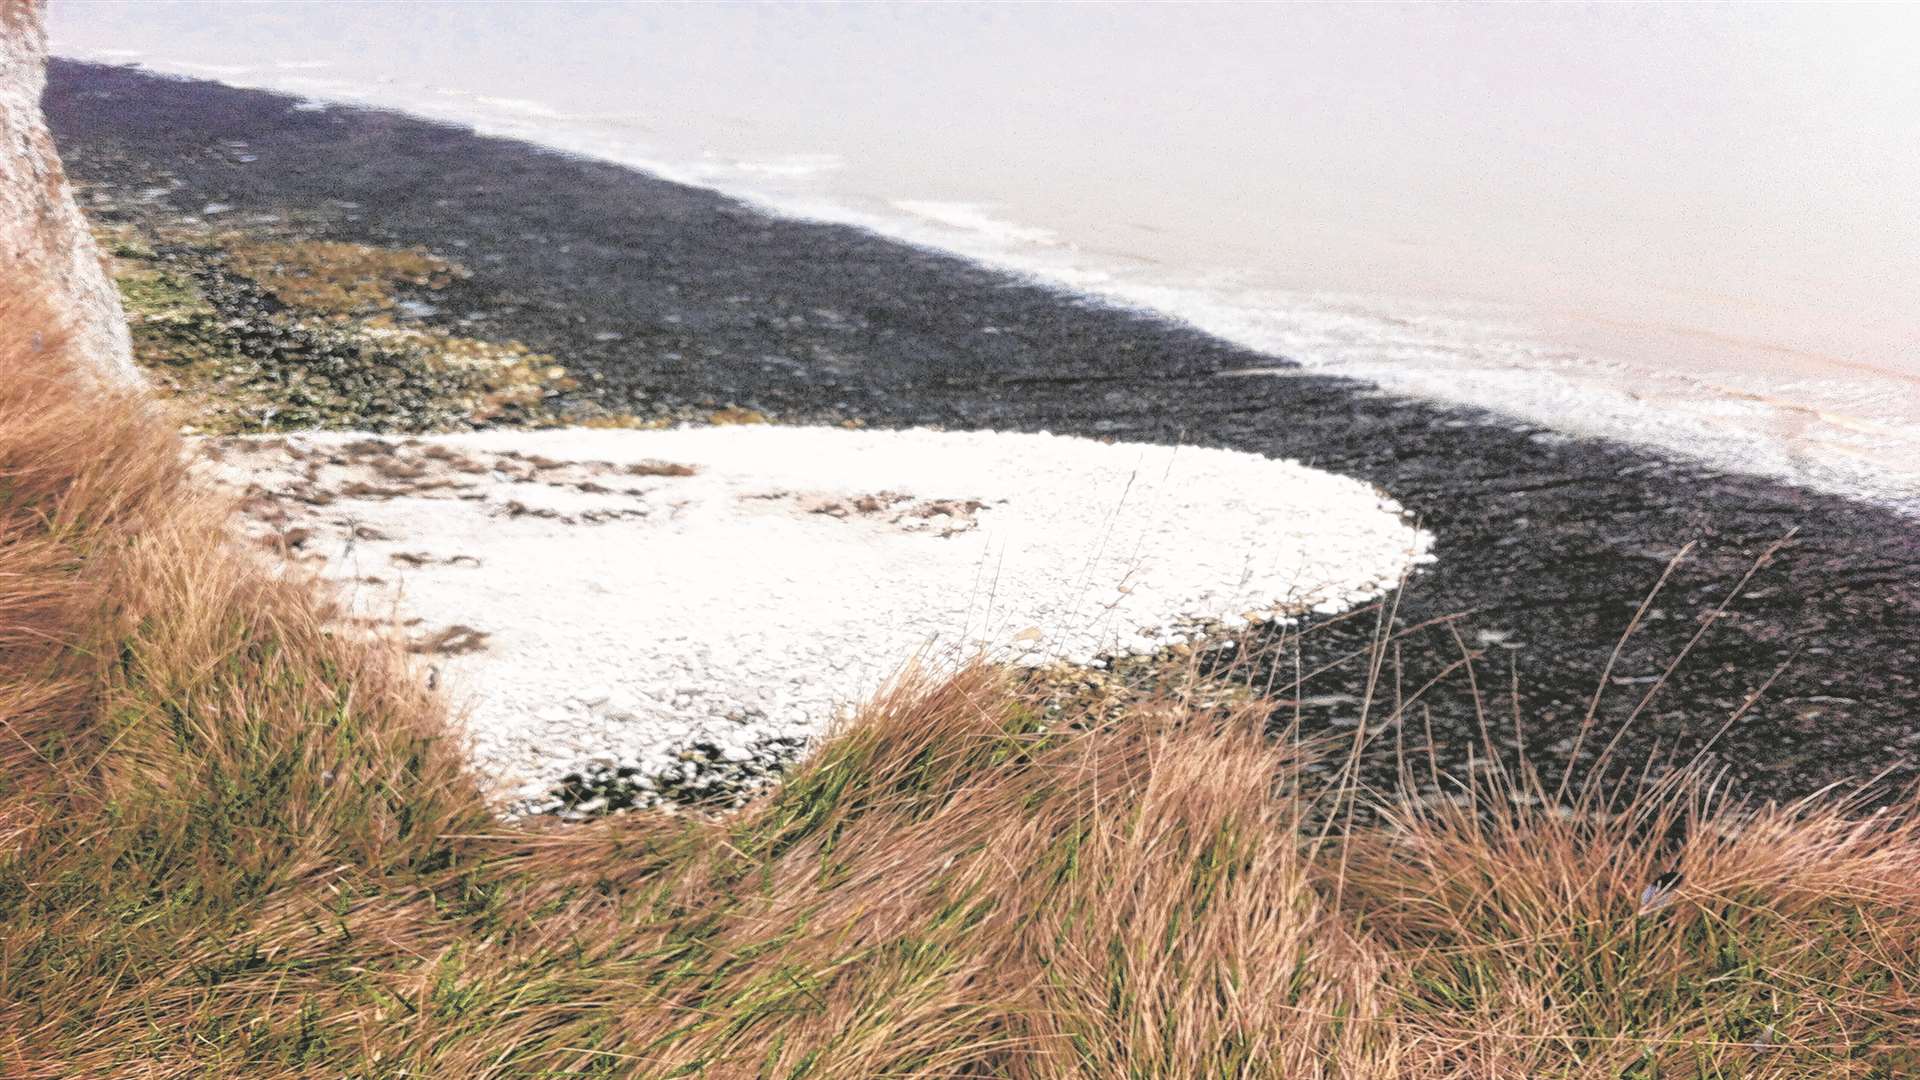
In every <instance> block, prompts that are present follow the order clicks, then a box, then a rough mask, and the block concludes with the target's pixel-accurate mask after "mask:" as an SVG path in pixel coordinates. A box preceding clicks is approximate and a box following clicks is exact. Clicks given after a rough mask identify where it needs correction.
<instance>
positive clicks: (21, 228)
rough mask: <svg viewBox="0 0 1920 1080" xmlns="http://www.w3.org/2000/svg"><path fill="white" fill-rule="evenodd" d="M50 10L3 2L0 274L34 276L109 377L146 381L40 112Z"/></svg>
mask: <svg viewBox="0 0 1920 1080" xmlns="http://www.w3.org/2000/svg"><path fill="white" fill-rule="evenodd" d="M44 18H45V9H44V6H43V5H42V4H41V3H39V2H38V0H0V273H3V274H5V275H7V276H8V277H9V278H14V279H16V280H17V279H22V278H24V279H27V280H29V281H32V282H35V283H36V284H35V286H34V288H35V289H36V291H40V292H42V293H43V294H44V295H45V296H46V298H47V302H48V305H49V306H50V307H52V308H53V309H54V310H55V311H57V312H59V313H60V315H61V317H62V318H63V319H64V320H65V321H66V324H67V328H68V331H69V333H70V334H71V335H72V337H73V345H74V349H73V354H74V355H76V356H85V357H89V358H92V359H93V360H95V361H96V362H97V363H98V365H99V373H100V374H101V375H103V376H105V377H107V378H109V379H114V380H122V381H139V379H140V376H139V373H138V371H137V369H136V368H135V367H134V366H133V357H132V347H131V345H130V343H129V341H128V338H127V320H126V315H125V313H123V312H122V311H121V309H120V294H119V293H118V292H116V291H115V290H114V287H113V283H112V282H111V281H109V280H108V279H107V275H106V272H105V270H104V269H103V267H102V266H101V264H100V252H99V250H98V249H97V248H96V247H95V246H94V243H93V237H92V235H91V234H90V233H88V231H87V223H86V221H85V220H84V219H83V218H81V216H80V209H79V207H77V206H76V205H74V201H73V190H72V188H70V187H69V186H68V185H67V176H66V172H65V170H63V169H62V168H61V167H60V157H59V155H58V154H57V153H55V151H54V146H53V137H52V136H51V135H49V134H48V133H47V126H46V123H45V121H44V120H42V118H41V116H40V92H41V90H42V89H43V88H45V86H46V82H47V37H46V28H45V24H44Z"/></svg>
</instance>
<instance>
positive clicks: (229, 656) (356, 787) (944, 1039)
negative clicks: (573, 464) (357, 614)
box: [0, 302, 1920, 1080]
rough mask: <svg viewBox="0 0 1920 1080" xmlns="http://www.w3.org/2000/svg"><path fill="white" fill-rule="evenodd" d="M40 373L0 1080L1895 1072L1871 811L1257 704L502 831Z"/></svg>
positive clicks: (1050, 733)
mask: <svg viewBox="0 0 1920 1080" xmlns="http://www.w3.org/2000/svg"><path fill="white" fill-rule="evenodd" d="M63 363H64V359H63V357H62V356H61V354H60V350H59V349H58V348H57V347H51V346H48V345H47V344H46V342H45V334H44V320H43V319H42V318H41V317H40V316H39V315H38V314H37V313H36V312H34V311H33V310H31V308H30V307H27V306H23V305H21V304H20V303H18V302H11V303H8V304H5V305H0V782H3V783H4V787H3V788H0V926H4V930H3V931H0V1075H4V1076H7V1077H23V1078H26V1077H82V1076H85V1077H94V1076H141V1077H222V1076H235V1077H241V1076H244V1077H247V1078H248V1080H264V1078H270V1077H293V1076H353V1077H376V1076H378V1077H403V1076H408V1077H423V1076H446V1077H492V1076H501V1077H504V1076H520V1077H533V1076H576V1075H608V1076H642V1077H664V1076H713V1077H760V1076H764V1077H803V1076H805V1077H868V1076H1005V1077H1020V1078H1035V1080H1040V1078H1056V1077H1057V1078H1067V1077H1101V1078H1105V1077H1114V1076H1130V1077H1237V1076H1272V1077H1289V1078H1291V1077H1407V1078H1427V1077H1514V1078H1520V1077H1543V1076H1556V1077H1603V1076H1604V1077H1627V1076H1631V1077H1646V1078H1652V1077H1736V1076H1739V1077H1745V1076H1778V1077H1816V1076H1817V1077H1827V1076H1859V1077H1867V1076H1882V1077H1894V1076H1903V1075H1912V1074H1914V1073H1915V1071H1916V1070H1920V1051H1916V1049H1915V1045H1916V1038H1917V1037H1920V1036H1917V1033H1920V998H1916V992H1920V987H1917V986H1916V983H1917V982H1920V824H1916V822H1920V815H1917V814H1916V813H1915V812H1914V807H1913V806H1911V805H1903V806H1900V807H1896V808H1894V809H1892V810H1889V811H1883V812H1881V813H1879V814H1877V815H1867V814H1863V813H1860V812H1858V811H1857V810H1856V809H1855V808H1853V807H1850V806H1849V805H1847V804H1846V803H1845V802H1844V801H1842V800H1836V799H1823V800H1814V801H1810V802H1808V803H1806V804H1803V805H1800V806H1795V807H1786V808H1770V809H1768V808H1763V809H1746V808H1742V807H1739V806H1738V805H1734V804H1730V803H1728V802H1726V801H1725V800H1723V799H1718V798H1715V797H1714V793H1713V792H1712V791H1711V789H1710V788H1709V787H1708V786H1707V785H1705V784H1704V783H1703V782H1702V781H1701V780H1700V779H1699V778H1698V777H1693V776H1688V775H1680V776H1674V777H1669V778H1668V779H1666V780H1663V781H1660V782H1657V783H1653V784H1650V785H1647V786H1645V787H1643V788H1639V789H1636V790H1635V791H1634V793H1633V796H1632V799H1631V802H1630V805H1628V806H1626V807H1625V808H1624V809H1620V808H1615V809H1616V810H1618V812H1603V811H1606V810H1607V807H1606V806H1605V805H1604V803H1605V800H1604V799H1602V800H1598V801H1597V802H1593V803H1590V804H1589V805H1587V806H1586V807H1584V808H1583V809H1582V810H1581V811H1580V812H1577V813H1565V812H1560V811H1556V810H1554V809H1551V808H1549V806H1548V803H1549V801H1550V800H1549V799H1548V798H1547V796H1548V794H1549V793H1547V792H1543V791H1540V790H1538V788H1537V785H1535V784H1534V783H1533V782H1532V781H1531V780H1530V779H1529V778H1527V777H1525V776H1519V777H1514V776H1507V775H1504V774H1501V773H1499V772H1498V771H1493V772H1489V773H1484V774H1480V775H1479V779H1478V780H1477V781H1476V782H1475V783H1474V784H1472V785H1470V786H1469V787H1467V788H1465V789H1462V799H1461V800H1460V801H1459V802H1429V803H1423V804H1414V805H1408V804H1404V803H1400V802H1396V801H1394V800H1392V799H1386V798H1376V797H1374V796H1371V795H1369V794H1367V793H1365V792H1360V791H1356V790H1354V789H1352V788H1350V787H1344V788H1343V787H1334V788H1332V789H1329V788H1328V787H1327V785H1326V784H1325V783H1324V782H1323V781H1314V780H1310V779H1309V774H1308V773H1307V772H1305V771H1304V770H1303V768H1302V764H1303V759H1302V757H1301V754H1302V751H1299V750H1296V749H1293V748H1290V747H1288V746H1285V745H1280V744H1276V743H1275V742H1274V741H1272V740H1269V739H1267V738H1265V737H1263V736H1262V734H1261V733H1260V723H1261V718H1262V710H1260V709H1258V708H1256V707H1255V706H1252V705H1225V706H1219V707H1215V708H1196V707H1189V706H1186V705H1182V704H1180V703H1179V702H1177V701H1175V700H1169V699H1164V698H1162V699H1148V700H1139V701H1135V702H1133V703H1131V704H1130V705H1129V706H1128V707H1126V708H1122V709H1119V710H1117V711H1114V712H1112V713H1111V714H1110V715H1104V716H1103V717H1102V718H1101V719H1099V720H1098V721H1096V722H1090V723H1088V724H1084V725H1075V724H1071V723H1065V724H1063V723H1060V722H1058V720H1057V719H1056V721H1055V722H1054V723H1052V724H1051V725H1049V724H1048V723H1045V722H1043V717H1044V716H1045V711H1044V710H1043V709H1042V708H1040V707H1039V705H1038V704H1037V702H1036V701H1035V700H1034V699H1033V697H1032V696H1031V695H1029V694H1028V693H1026V692H1023V691H1022V690H1020V689H1019V688H1018V687H1016V686H1014V685H1013V684H1011V683H1010V682H1009V681H1008V680H1007V679H1006V678H1005V677H1004V676H1003V675H1001V674H999V673H996V672H995V671H993V670H991V669H987V668H975V669H971V670H968V671H964V672H962V673H960V674H959V675H957V676H954V677H950V678H946V679H941V680H924V679H918V680H916V679H908V680H906V681H904V682H903V683H902V684H901V685H900V686H899V687H898V688H896V689H894V690H893V691H890V692H889V693H887V694H885V695H882V696H881V697H880V698H879V699H877V700H876V701H874V702H873V703H871V704H870V705H869V706H868V707H867V708H866V709H865V710H864V712H863V714H862V716H861V717H860V718H859V721H858V722H857V723H856V724H854V725H853V726H851V727H850V728H849V729H848V730H846V731H844V732H843V733H841V734H840V735H839V736H838V737H837V738H835V739H833V740H831V741H829V742H828V743H827V744H826V745H825V746H823V747H822V748H821V749H820V750H819V751H818V752H816V754H815V755H814V756H813V757H812V758H811V759H810V760H809V761H807V762H806V763H805V764H803V765H802V766H801V767H799V768H798V769H797V770H796V771H795V772H794V774H793V775H792V776H790V777H789V778H788V780H787V782H786V783H785V784H784V786H783V787H782V788H780V789H779V790H778V791H775V792H772V793H770V794H769V795H768V796H766V797H765V798H763V799H761V800H760V801H758V802H756V803H754V804H753V805H751V806H749V807H748V808H747V809H746V810H744V811H741V812H739V813H737V814H734V815H731V816H728V817H725V818H720V819H706V818H700V817H694V816H688V815H679V816H675V815H670V814H664V813H637V814H629V815H624V816H621V817H618V818H613V819H608V820H604V821H600V822H596V823H593V824H590V825H585V826H580V827H574V828H564V829H562V828H553V827H529V828H513V827H508V826H504V825H500V824H498V823H496V822H494V821H492V819H490V818H489V817H488V816H487V814H486V813H485V811H484V808H483V806H482V803H481V800H480V797H479V795H478V793H477V791H476V789H475V787H474V785H473V784H472V782H471V781H470V779H469V778H468V777H467V776H466V775H465V773H464V772H463V770H462V766H461V764H460V762H459V760H458V756H457V755H456V754H455V753H453V752H452V749H451V748H450V746H449V744H448V742H447V740H446V739H445V737H444V735H443V734H442V726H441V725H442V720H441V717H440V714H439V712H438V711H437V705H436V704H435V702H434V701H433V700H432V699H431V698H430V697H429V696H428V695H427V694H426V693H425V692H424V690H423V689H421V687H420V683H419V681H418V679H417V678H416V677H415V675H414V674H413V673H412V672H411V671H410V670H409V669H408V668H407V666H406V664H405V661H404V657H403V655H402V654H401V653H400V652H399V651H398V650H397V649H396V648H395V647H392V646H389V645H383V644H379V643H370V642H366V641H363V640H359V639H356V638H352V637H342V636H336V635H335V634H334V633H333V632H332V631H331V630H330V629H329V628H328V622H327V601H326V598H325V596H324V594H322V593H320V592H318V591H316V590H315V588H314V587H313V586H312V585H311V584H309V583H305V582H301V581H295V580H286V579H282V578H280V577H277V576H275V575H274V574H271V573H269V572H268V571H267V570H266V569H265V568H264V567H263V566H262V564H260V563H259V562H258V561H257V559H256V557H255V556H253V555H249V554H245V553H242V552H241V551H240V550H239V549H238V548H237V547H236V546H234V545H230V544H228V543H227V542H226V541H225V535H226V528H227V526H226V509H225V507H224V506H222V505H220V504H219V503H218V502H217V501H215V500H213V499H211V498H210V497H209V496H207V495H206V494H204V493H202V492H199V491H196V490H194V489H193V488H192V486H191V485H190V483H189V480H188V478H187V476H186V474H185V471H184V469H183V467H182V465H181V463H180V446H179V444H178V442H177V440H176V439H175V438H174V436H173V435H172V434H170V433H169V431H168V430H167V426H166V424H165V423H164V422H163V421H162V420H161V419H159V418H157V417H156V416H154V415H152V414H150V413H149V412H148V411H147V407H146V406H144V405H142V404H140V403H138V402H135V401H131V400H128V399H125V398H122V397H114V396H112V395H111V394H110V393H109V392H108V391H104V390H99V389H91V388H88V387H87V386H86V385H85V384H84V383H81V382H78V381H75V380H73V379H70V378H67V377H65V375H64V373H63ZM1068 719H1071V718H1068ZM1355 803H1365V804H1366V805H1365V808H1366V809H1367V810H1369V813H1368V814H1367V815H1366V816H1364V817H1363V818H1361V819H1360V820H1363V821H1365V822H1367V823H1366V824H1354V823H1353V822H1352V821H1349V820H1348V819H1347V817H1346V816H1345V813H1344V811H1345V810H1346V809H1347V808H1350V807H1352V806H1353V805H1354V804H1355ZM1667 870H1678V871H1679V872H1681V873H1683V874H1684V879H1683V881H1682V883H1681V885H1680V886H1679V888H1678V889H1677V890H1676V891H1675V892H1674V894H1673V895H1672V896H1671V897H1669V898H1664V899H1663V900H1662V899H1659V898H1656V900H1655V902H1653V903H1646V904H1643V898H1642V894H1643V889H1644V888H1645V886H1646V885H1647V884H1648V883H1649V882H1650V881H1652V880H1653V879H1654V878H1655V877H1656V876H1657V875H1659V874H1660V873H1662V872H1664V871H1667Z"/></svg>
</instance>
